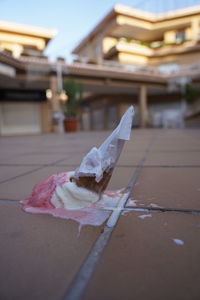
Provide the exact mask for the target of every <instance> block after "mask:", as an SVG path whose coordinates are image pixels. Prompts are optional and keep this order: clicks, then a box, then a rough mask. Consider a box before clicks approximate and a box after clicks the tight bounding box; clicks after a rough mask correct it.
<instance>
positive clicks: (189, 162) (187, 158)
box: [144, 151, 200, 166]
mask: <svg viewBox="0 0 200 300" xmlns="http://www.w3.org/2000/svg"><path fill="white" fill-rule="evenodd" d="M144 165H145V166H200V152H199V151H195V152H192V154H191V152H181V151H177V152H158V153H155V152H150V153H149V155H148V156H147V159H146V161H145V164H144Z"/></svg>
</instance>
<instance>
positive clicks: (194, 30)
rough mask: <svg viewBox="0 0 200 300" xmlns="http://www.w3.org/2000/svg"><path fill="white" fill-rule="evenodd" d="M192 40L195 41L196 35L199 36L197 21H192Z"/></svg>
mask: <svg viewBox="0 0 200 300" xmlns="http://www.w3.org/2000/svg"><path fill="white" fill-rule="evenodd" d="M191 28H192V39H193V40H194V41H196V40H197V39H198V34H199V19H197V18H196V19H193V20H192V24H191Z"/></svg>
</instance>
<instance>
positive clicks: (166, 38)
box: [73, 5, 200, 129]
mask: <svg viewBox="0 0 200 300" xmlns="http://www.w3.org/2000/svg"><path fill="white" fill-rule="evenodd" d="M73 53H74V55H75V57H76V58H75V61H76V62H79V63H82V64H93V65H98V66H109V67H112V68H113V70H119V69H121V70H124V71H129V72H130V73H131V72H132V73H135V74H137V73H138V74H140V73H142V72H144V73H146V74H147V76H149V78H150V77H154V76H155V75H156V76H157V77H159V76H160V78H162V79H163V80H164V79H165V80H166V81H167V84H166V85H165V86H163V87H162V88H161V87H160V86H159V84H158V85H157V86H156V85H154V86H152V85H151V83H150V82H146V83H144V82H142V79H140V82H139V83H138V85H137V84H135V82H134V83H133V82H132V93H131V92H129V93H128V89H127V93H128V94H129V95H127V93H125V92H124V91H123V88H122V86H121V85H120V83H119V84H118V86H117V85H115V86H113V87H111V89H110V91H109V93H106V91H105V92H104V93H103V95H101V94H100V93H99V94H98V93H96V94H95V93H93V95H91V96H90V98H88V101H86V102H87V104H88V106H90V110H91V114H92V115H93V116H92V117H91V118H92V119H95V120H96V119H99V120H100V119H102V117H103V116H106V115H112V116H113V117H112V118H113V120H114V119H116V120H117V119H118V117H117V111H121V108H119V107H118V105H115V104H114V103H120V105H121V106H122V105H125V104H127V105H129V104H130V103H132V104H134V106H135V108H136V118H135V125H136V126H139V125H140V126H142V127H144V126H147V125H149V126H163V124H162V121H161V120H160V121H159V118H160V119H161V118H162V114H163V113H165V112H166V111H168V112H169V111H170V110H171V111H183V110H184V108H183V107H184V106H185V104H184V103H183V102H184V101H183V100H184V99H183V98H184V97H185V96H184V95H183V89H184V86H185V85H186V84H187V85H189V84H190V85H192V86H194V88H195V89H197V90H198V89H199V82H198V79H197V78H196V79H195V78H194V76H193V73H194V69H195V68H196V69H198V68H199V67H200V6H195V7H190V8H184V9H179V10H175V11H170V12H166V13H162V14H152V13H149V12H145V11H141V10H138V9H134V8H131V7H126V6H122V5H116V6H115V7H114V8H113V9H112V10H111V11H110V12H109V13H108V14H107V15H106V16H105V17H104V18H103V19H102V20H101V21H100V22H99V24H97V26H96V27H95V28H94V29H93V30H92V31H91V32H90V33H89V34H88V35H87V36H86V37H85V38H84V39H83V40H82V41H81V42H80V43H79V44H78V45H77V47H76V48H75V49H74V50H73ZM173 82H174V84H172V85H173V86H174V88H172V85H171V83H173ZM116 86H117V87H118V89H116ZM120 86H121V89H120ZM103 89H104V87H102V91H103ZM142 99H143V100H142ZM101 103H102V105H103V107H102V109H101V108H100V107H101ZM106 106H107V107H108V112H107V113H105V110H106V108H105V107H106ZM125 106H126V105H125ZM197 110H198V109H197ZM114 111H115V113H114ZM159 114H160V116H159ZM165 115H166V114H165ZM106 118H107V117H105V118H104V119H105V122H104V123H107V121H106ZM98 123H99V125H97V124H96V125H95V124H94V122H92V126H94V129H96V127H97V128H99V127H101V128H102V127H103V126H104V125H103V124H101V125H100V122H98ZM111 123H112V122H111ZM114 123H116V122H114ZM93 124H94V125H93ZM95 126H96V127H95ZM104 127H105V126H104ZM111 127H112V126H111Z"/></svg>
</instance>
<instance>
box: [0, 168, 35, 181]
mask: <svg viewBox="0 0 200 300" xmlns="http://www.w3.org/2000/svg"><path fill="white" fill-rule="evenodd" d="M34 169H35V167H34V166H33V167H28V166H0V183H1V182H2V181H4V180H9V179H11V178H14V177H16V176H20V175H22V174H25V173H27V172H30V171H31V170H34Z"/></svg>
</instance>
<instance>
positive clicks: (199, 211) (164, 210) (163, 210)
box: [124, 206, 200, 215]
mask: <svg viewBox="0 0 200 300" xmlns="http://www.w3.org/2000/svg"><path fill="white" fill-rule="evenodd" d="M124 211H146V212H174V213H181V214H195V215H200V210H193V209H177V208H150V207H149V208H148V207H129V206H127V207H124Z"/></svg>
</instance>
